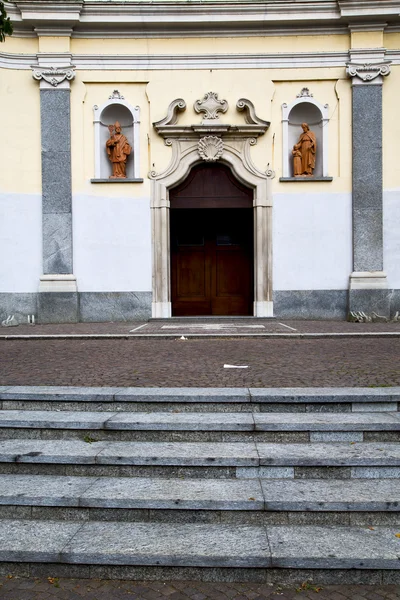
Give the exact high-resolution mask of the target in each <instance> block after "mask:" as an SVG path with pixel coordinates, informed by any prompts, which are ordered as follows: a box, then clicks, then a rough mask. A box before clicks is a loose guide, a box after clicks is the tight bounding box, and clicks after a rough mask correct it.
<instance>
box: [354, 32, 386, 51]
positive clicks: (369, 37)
mask: <svg viewBox="0 0 400 600" xmlns="http://www.w3.org/2000/svg"><path fill="white" fill-rule="evenodd" d="M351 47H352V48H382V47H383V31H353V32H352V33H351Z"/></svg>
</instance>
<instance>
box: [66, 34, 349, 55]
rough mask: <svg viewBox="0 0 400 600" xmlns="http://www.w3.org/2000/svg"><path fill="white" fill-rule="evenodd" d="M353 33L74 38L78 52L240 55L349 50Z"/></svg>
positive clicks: (72, 43)
mask: <svg viewBox="0 0 400 600" xmlns="http://www.w3.org/2000/svg"><path fill="white" fill-rule="evenodd" d="M349 47H350V34H348V35H347V34H343V35H326V36H322V35H297V36H265V37H256V36H254V37H247V38H246V37H235V38H225V37H222V38H212V37H211V38H210V37H207V38H204V37H202V38H171V39H163V38H154V39H148V38H142V39H121V40H115V39H95V38H93V39H83V38H73V39H72V40H71V51H72V52H73V53H76V54H99V55H101V54H112V55H114V54H181V55H185V54H215V53H222V54H224V53H225V54H236V53H245V54H252V53H258V52H262V53H274V52H281V53H282V52H327V51H328V52H346V51H347V50H348V49H349Z"/></svg>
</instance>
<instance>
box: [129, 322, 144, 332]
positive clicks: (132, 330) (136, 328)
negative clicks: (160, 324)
mask: <svg viewBox="0 0 400 600" xmlns="http://www.w3.org/2000/svg"><path fill="white" fill-rule="evenodd" d="M146 325H148V323H144V325H139V327H135V329H131V330H130V332H129V333H133V332H134V331H137V330H138V329H142V327H146Z"/></svg>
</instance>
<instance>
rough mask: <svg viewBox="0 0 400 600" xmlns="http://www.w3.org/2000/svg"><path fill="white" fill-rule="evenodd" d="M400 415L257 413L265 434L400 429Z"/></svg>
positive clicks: (260, 428)
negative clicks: (275, 432) (272, 432)
mask: <svg viewBox="0 0 400 600" xmlns="http://www.w3.org/2000/svg"><path fill="white" fill-rule="evenodd" d="M398 414H399V413H397V412H396V413H387V414H386V413H385V414H383V415H379V416H377V415H376V414H369V413H361V414H352V413H344V414H340V415H338V414H337V413H332V414H331V413H304V414H303V413H302V414H298V413H286V414H276V413H258V414H254V415H253V417H254V422H255V426H256V430H262V431H275V430H277V431H303V430H307V431H309V430H310V431H335V432H337V431H366V430H375V431H381V430H382V431H383V430H397V429H400V418H399V417H398Z"/></svg>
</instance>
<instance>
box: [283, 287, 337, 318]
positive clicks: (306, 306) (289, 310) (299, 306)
mask: <svg viewBox="0 0 400 600" xmlns="http://www.w3.org/2000/svg"><path fill="white" fill-rule="evenodd" d="M347 305H348V290H284V291H276V292H274V316H275V317H276V318H278V319H337V320H345V319H346V316H347Z"/></svg>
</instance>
